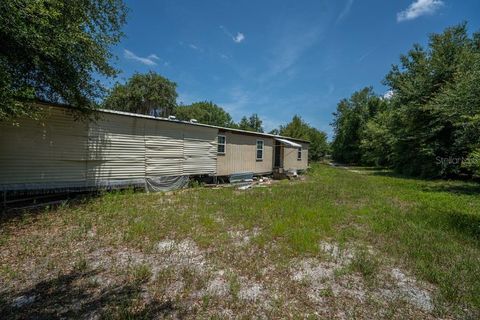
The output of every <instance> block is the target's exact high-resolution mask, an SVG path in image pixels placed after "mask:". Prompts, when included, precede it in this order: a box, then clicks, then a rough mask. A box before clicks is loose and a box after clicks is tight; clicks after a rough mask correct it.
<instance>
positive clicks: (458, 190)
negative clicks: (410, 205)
mask: <svg viewBox="0 0 480 320" xmlns="http://www.w3.org/2000/svg"><path fill="white" fill-rule="evenodd" d="M371 174H372V175H374V176H382V177H391V178H396V179H402V180H409V181H416V182H420V186H421V189H422V190H423V191H426V192H446V193H452V194H461V195H480V183H478V182H475V181H472V180H470V181H464V180H443V179H440V178H436V179H433V178H432V179H426V178H418V177H411V176H406V175H402V174H400V173H396V172H393V171H376V172H372V173H371ZM432 182H433V183H432Z"/></svg>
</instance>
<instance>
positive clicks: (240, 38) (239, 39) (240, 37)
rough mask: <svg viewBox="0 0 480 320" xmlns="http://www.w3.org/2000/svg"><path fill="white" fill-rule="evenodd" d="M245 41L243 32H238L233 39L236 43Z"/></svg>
mask: <svg viewBox="0 0 480 320" xmlns="http://www.w3.org/2000/svg"><path fill="white" fill-rule="evenodd" d="M243 40H245V35H244V34H243V33H241V32H237V35H236V36H235V37H233V41H235V42H236V43H240V42H242V41H243Z"/></svg>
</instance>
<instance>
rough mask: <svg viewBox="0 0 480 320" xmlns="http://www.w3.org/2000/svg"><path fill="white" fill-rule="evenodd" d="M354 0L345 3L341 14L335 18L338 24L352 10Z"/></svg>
mask: <svg viewBox="0 0 480 320" xmlns="http://www.w3.org/2000/svg"><path fill="white" fill-rule="evenodd" d="M353 1H354V0H347V3H346V4H345V7H344V8H343V10H342V12H340V14H339V15H338V17H337V22H340V20H342V19H343V18H345V17H346V16H347V15H348V13H349V12H350V9H351V8H352V5H353Z"/></svg>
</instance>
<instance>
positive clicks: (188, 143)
mask: <svg viewBox="0 0 480 320" xmlns="http://www.w3.org/2000/svg"><path fill="white" fill-rule="evenodd" d="M217 134H218V130H216V129H212V128H206V127H194V126H188V127H187V126H185V129H184V135H183V142H184V163H183V173H184V174H186V175H192V174H215V172H216V168H217Z"/></svg>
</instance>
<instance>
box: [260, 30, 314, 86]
mask: <svg viewBox="0 0 480 320" xmlns="http://www.w3.org/2000/svg"><path fill="white" fill-rule="evenodd" d="M320 36H321V31H320V28H319V27H318V26H315V27H313V28H311V29H306V28H298V29H297V28H294V29H292V30H289V31H288V32H287V33H285V34H283V35H282V36H281V37H279V38H278V40H277V44H276V45H275V46H274V49H273V50H272V52H273V54H272V57H271V58H270V63H269V68H268V70H267V71H266V72H265V73H263V74H262V75H261V76H260V77H259V80H260V82H264V81H267V80H269V79H270V78H272V77H274V76H276V75H278V74H280V73H282V72H284V71H287V70H288V69H290V68H291V67H293V66H294V65H295V64H296V62H297V61H298V59H300V58H301V57H302V55H303V54H304V53H305V51H307V50H308V49H309V48H310V47H312V46H313V45H314V44H315V43H317V41H318V40H319V38H320ZM294 74H295V72H293V71H292V72H291V73H290V74H289V75H294Z"/></svg>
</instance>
